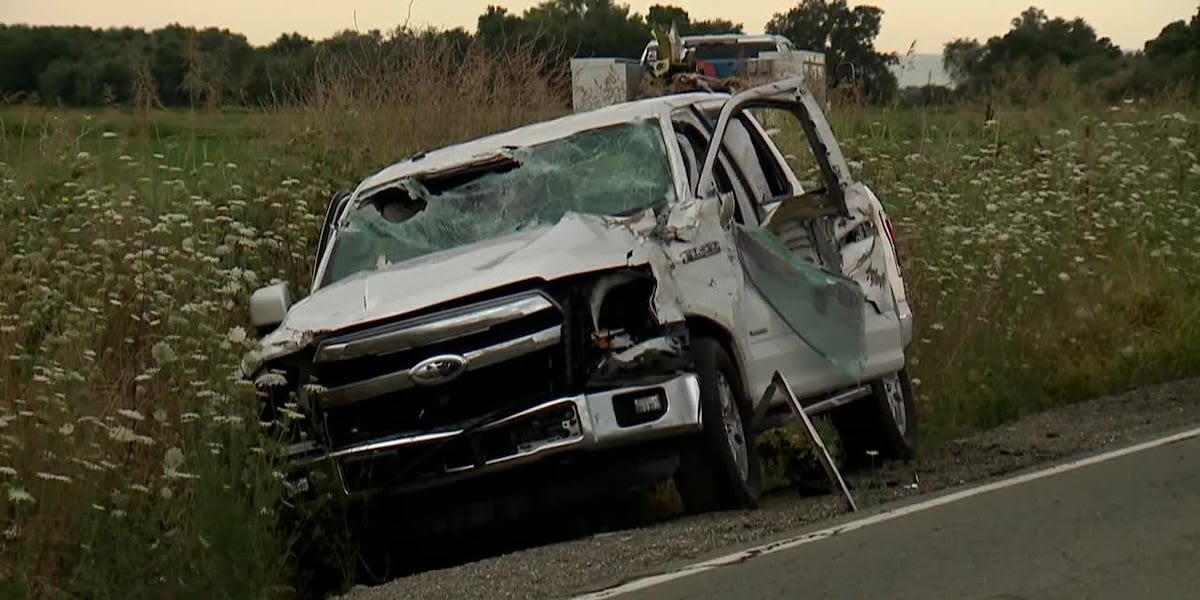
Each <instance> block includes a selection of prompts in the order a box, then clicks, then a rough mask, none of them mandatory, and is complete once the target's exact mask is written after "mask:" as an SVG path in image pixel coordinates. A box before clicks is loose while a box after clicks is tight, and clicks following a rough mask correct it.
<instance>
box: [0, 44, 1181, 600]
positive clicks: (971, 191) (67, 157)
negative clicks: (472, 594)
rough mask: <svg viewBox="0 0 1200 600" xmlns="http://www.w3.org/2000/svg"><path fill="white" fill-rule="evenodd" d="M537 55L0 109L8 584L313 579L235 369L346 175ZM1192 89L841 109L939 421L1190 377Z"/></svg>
mask: <svg viewBox="0 0 1200 600" xmlns="http://www.w3.org/2000/svg"><path fill="white" fill-rule="evenodd" d="M531 56H533V54H532V53H522V52H516V53H512V54H504V55H489V54H486V53H483V52H482V51H481V50H478V49H474V48H467V49H465V50H464V49H457V48H450V47H446V46H437V45H418V46H416V47H414V48H412V49H410V51H409V52H407V53H405V54H403V55H395V56H385V55H366V56H363V57H361V58H360V60H357V61H356V62H351V63H340V64H336V65H333V64H331V65H326V66H324V67H322V69H323V70H322V76H321V77H322V85H321V86H319V87H318V88H317V89H316V90H315V91H313V92H311V94H310V95H307V96H305V97H304V102H303V104H302V105H301V106H300V107H280V108H277V109H271V110H267V111H264V112H262V113H251V114H200V113H167V112H156V113H150V116H151V117H152V119H151V121H152V122H150V123H149V124H148V125H149V126H146V127H143V126H142V124H143V120H142V119H141V118H139V117H138V116H137V115H131V114H125V113H121V112H118V111H115V110H113V109H109V110H106V111H102V112H98V113H85V112H81V111H76V112H65V111H61V112H60V111H41V110H38V111H31V110H7V111H3V112H0V120H2V121H3V122H2V123H0V132H2V133H0V135H2V137H0V161H3V164H0V219H3V222H4V223H5V225H4V227H3V228H0V596H4V597H23V596H31V597H51V598H53V597H77V596H84V597H101V598H103V597H123V598H124V597H134V598H140V597H146V598H178V597H197V596H199V597H235V598H265V597H286V596H291V595H294V593H295V590H292V589H289V586H290V585H291V582H293V581H295V579H294V578H293V575H292V573H291V572H290V569H291V568H292V567H291V566H289V565H292V564H293V563H292V558H293V556H292V555H291V552H292V551H293V546H292V545H291V542H292V541H293V537H294V535H295V531H294V530H292V529H290V528H288V527H286V526H284V525H282V523H281V521H279V520H278V519H277V514H276V512H275V510H276V507H277V506H278V499H279V495H280V489H279V484H278V481H277V480H276V478H275V477H274V476H273V474H272V466H271V465H270V464H269V463H268V462H267V461H266V460H265V459H264V458H263V456H264V454H265V450H264V449H263V448H262V447H261V445H260V441H261V440H260V438H259V436H258V431H259V423H258V415H257V413H256V412H255V404H256V398H255V390H254V389H252V386H249V385H247V384H245V383H244V382H241V381H240V379H239V377H238V374H237V365H238V362H239V360H240V358H241V357H242V355H243V353H244V352H245V350H246V349H247V348H248V347H249V345H250V344H251V342H250V340H248V339H247V337H246V335H245V332H246V323H245V320H244V317H243V314H244V306H245V304H246V300H247V298H248V295H249V293H250V291H251V290H252V289H253V288H254V287H256V286H258V285H262V284H265V283H268V282H271V281H275V280H286V281H290V282H291V283H293V284H294V285H296V286H297V287H300V288H303V287H304V285H305V284H306V282H305V274H306V273H307V271H308V269H309V267H310V265H311V260H312V256H311V252H312V248H313V243H314V240H315V237H316V234H317V233H318V228H319V226H320V220H321V218H322V216H323V212H324V209H325V206H326V202H327V199H328V198H329V195H330V193H332V192H333V190H334V189H335V188H337V187H341V186H345V185H348V184H352V183H353V182H354V181H355V180H357V179H358V178H360V177H362V176H364V175H366V174H367V173H369V172H370V171H373V170H375V169H377V168H379V167H382V166H384V165H386V164H388V163H391V162H394V161H396V160H400V159H402V158H405V157H407V156H410V155H412V154H413V153H415V152H418V151H421V150H427V149H431V148H435V147H438V146H441V145H445V144H448V143H452V142H455V141H459V140H463V139H465V138H469V137H473V136H475V135H480V134H484V133H488V132H494V131H498V130H502V129H507V128H509V127H513V126H516V125H520V124H522V123H525V122H529V121H532V120H538V119H541V118H543V117H546V116H553V115H555V114H559V113H561V112H563V111H564V106H565V102H564V99H562V98H559V97H557V96H556V95H555V94H554V92H553V90H554V89H556V88H555V87H554V85H552V83H553V82H551V81H549V80H548V79H547V78H546V77H545V76H543V75H542V73H546V72H548V71H549V70H548V69H545V68H544V67H545V65H540V64H538V63H537V61H536V60H534V59H532V58H530V57H531ZM1198 112H1200V111H1197V110H1196V109H1195V108H1194V107H1179V108H1176V107H1161V106H1160V107H1154V108H1147V107H1144V106H1141V105H1118V106H1116V107H1113V108H1112V109H1109V108H1107V107H1105V108H1103V109H1101V110H1096V109H1093V108H1090V107H1088V106H1085V105H1080V104H1069V103H1068V104H1063V105H1061V106H1056V107H1053V108H1052V109H1046V110H1036V109H1017V108H1005V107H1000V108H996V109H994V110H993V111H992V112H990V113H988V112H986V111H985V108H984V107H966V108H956V109H952V110H947V111H942V112H922V111H882V110H879V109H870V108H863V107H852V106H847V107H838V108H836V109H835V114H834V122H835V123H834V124H835V130H836V131H837V133H838V134H839V137H840V138H841V139H842V140H843V141H844V144H845V147H846V151H847V154H848V156H849V157H850V158H851V159H852V160H853V161H854V168H855V170H856V172H857V173H858V174H859V175H860V176H861V178H862V179H864V180H865V181H867V182H868V183H869V184H870V185H871V186H872V187H873V188H874V189H875V190H877V191H878V192H879V194H880V196H881V197H882V199H883V201H884V202H885V204H886V205H887V206H888V209H889V211H890V212H891V213H892V216H893V217H894V219H895V220H896V224H897V229H898V233H899V237H900V251H901V255H902V259H903V262H904V265H905V273H906V276H907V281H908V285H909V287H910V290H911V294H912V297H913V301H914V304H915V308H916V311H917V319H918V321H917V331H918V341H917V343H916V347H915V352H914V354H913V357H912V370H913V375H914V377H915V379H916V381H915V382H914V383H916V384H917V388H916V390H917V394H918V396H919V410H920V412H921V418H922V421H923V423H922V426H923V427H924V428H925V431H926V432H927V433H931V434H932V439H933V440H935V441H936V440H943V439H946V438H948V437H950V436H953V435H957V434H959V433H963V432H966V431H970V430H973V429H976V428H979V427H987V426H991V425H995V424H997V423H1001V422H1003V421H1004V420H1006V419H1010V418H1013V417H1015V416H1018V415H1020V414H1024V413H1026V412H1029V411H1032V410H1037V409H1039V408H1042V407H1045V406H1050V405H1053V404H1056V403H1061V402H1067V401H1072V400H1076V399H1080V398H1084V397H1087V396H1090V395H1094V394H1098V393H1103V392H1106V391H1111V390H1114V389H1118V388H1121V387H1126V386H1131V385H1137V384H1141V383H1146V382H1150V381H1157V380H1160V379H1164V378H1171V377H1179V376H1185V375H1195V374H1198V373H1200V341H1198V340H1200V314H1198V311H1200V300H1198V298H1200V293H1198V292H1200V289H1198V288H1200V281H1198V276H1197V269H1196V267H1197V266H1200V265H1198V262H1200V238H1198V237H1197V234H1196V229H1197V228H1196V225H1197V223H1198V222H1200V159H1198V158H1197V156H1196V149H1197V148H1198V147H1200V123H1198V122H1197V118H1198Z"/></svg>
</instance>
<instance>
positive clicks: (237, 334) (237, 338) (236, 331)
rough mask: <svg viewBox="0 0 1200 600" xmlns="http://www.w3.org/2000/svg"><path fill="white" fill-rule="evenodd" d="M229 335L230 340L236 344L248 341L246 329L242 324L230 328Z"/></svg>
mask: <svg viewBox="0 0 1200 600" xmlns="http://www.w3.org/2000/svg"><path fill="white" fill-rule="evenodd" d="M227 337H228V338H229V341H230V342H233V343H235V344H243V343H245V342H246V330H245V329H244V328H242V327H240V326H239V327H234V328H233V329H230V330H229V334H228V336H227Z"/></svg>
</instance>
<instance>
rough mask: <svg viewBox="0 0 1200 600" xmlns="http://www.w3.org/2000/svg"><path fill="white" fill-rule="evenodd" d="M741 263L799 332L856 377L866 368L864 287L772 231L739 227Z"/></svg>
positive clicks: (760, 288)
mask: <svg viewBox="0 0 1200 600" xmlns="http://www.w3.org/2000/svg"><path fill="white" fill-rule="evenodd" d="M736 238H737V245H738V254H739V255H740V256H741V260H742V268H743V269H744V270H745V272H746V277H747V278H748V279H749V280H750V282H751V284H752V285H754V287H755V288H756V289H758V291H759V292H760V293H761V294H762V295H763V297H764V298H765V299H766V301H767V303H768V304H770V305H771V308H773V309H774V310H775V312H776V313H778V314H779V316H780V317H781V318H782V319H783V320H784V321H785V322H786V323H787V324H788V327H790V328H791V330H792V331H793V332H795V334H796V335H797V336H799V337H800V338H801V339H802V340H804V342H805V343H806V344H808V345H809V347H811V348H812V349H813V350H815V351H816V352H817V353H818V354H820V355H821V356H823V357H825V358H826V359H827V360H829V362H830V363H832V364H833V365H834V367H836V368H837V369H838V370H840V371H841V372H842V373H845V374H846V375H848V376H850V377H851V378H852V379H854V380H855V381H859V380H861V379H862V374H863V370H864V369H865V368H866V358H867V352H866V347H867V343H866V324H865V321H864V318H865V317H864V312H863V311H864V307H865V304H864V297H863V292H862V288H861V287H860V286H859V285H858V283H857V282H855V281H854V280H852V279H847V278H845V277H842V276H839V275H835V274H833V273H830V272H828V271H824V270H822V269H820V268H818V267H817V266H815V265H812V264H810V263H808V262H806V261H804V260H802V259H800V258H799V257H797V256H795V255H793V254H792V252H791V251H789V250H788V249H787V247H785V246H784V245H783V243H781V242H780V241H779V239H778V238H776V237H775V236H774V235H773V234H772V233H771V232H769V231H767V230H765V229H762V228H759V227H745V226H742V225H739V226H737V229H736Z"/></svg>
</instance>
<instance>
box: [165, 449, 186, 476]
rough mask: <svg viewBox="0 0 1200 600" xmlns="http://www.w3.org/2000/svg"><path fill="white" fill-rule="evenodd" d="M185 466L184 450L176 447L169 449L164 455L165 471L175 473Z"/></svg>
mask: <svg viewBox="0 0 1200 600" xmlns="http://www.w3.org/2000/svg"><path fill="white" fill-rule="evenodd" d="M182 466H183V450H180V449H179V448H176V447H171V448H168V449H167V452H166V454H164V455H163V470H164V471H174V470H177V469H179V467H182Z"/></svg>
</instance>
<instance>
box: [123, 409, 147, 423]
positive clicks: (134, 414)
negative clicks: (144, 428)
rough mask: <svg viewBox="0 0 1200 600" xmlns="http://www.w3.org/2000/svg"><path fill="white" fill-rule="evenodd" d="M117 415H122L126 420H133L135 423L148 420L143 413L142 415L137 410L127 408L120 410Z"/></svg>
mask: <svg viewBox="0 0 1200 600" xmlns="http://www.w3.org/2000/svg"><path fill="white" fill-rule="evenodd" d="M117 414H118V415H121V416H122V417H125V418H126V419H133V420H134V421H145V420H146V417H145V416H144V415H142V413H140V412H138V411H136V410H130V409H127V408H121V409H118V410H117Z"/></svg>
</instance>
